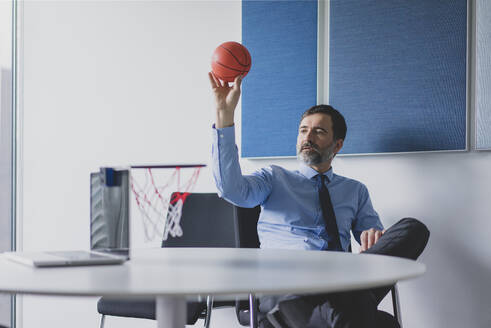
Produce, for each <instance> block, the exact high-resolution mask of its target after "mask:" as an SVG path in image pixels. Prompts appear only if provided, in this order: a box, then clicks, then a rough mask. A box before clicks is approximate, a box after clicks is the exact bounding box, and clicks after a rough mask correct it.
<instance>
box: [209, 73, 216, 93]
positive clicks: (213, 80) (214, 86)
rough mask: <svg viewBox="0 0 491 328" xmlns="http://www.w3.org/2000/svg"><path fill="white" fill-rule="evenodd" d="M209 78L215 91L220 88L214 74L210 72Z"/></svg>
mask: <svg viewBox="0 0 491 328" xmlns="http://www.w3.org/2000/svg"><path fill="white" fill-rule="evenodd" d="M208 77H209V78H210V84H211V87H212V88H213V89H215V88H218V85H217V81H216V79H215V75H213V73H212V72H208Z"/></svg>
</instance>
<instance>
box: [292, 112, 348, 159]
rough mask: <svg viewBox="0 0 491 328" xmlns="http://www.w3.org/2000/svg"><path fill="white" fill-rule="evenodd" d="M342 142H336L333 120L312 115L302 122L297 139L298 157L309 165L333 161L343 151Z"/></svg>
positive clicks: (324, 116)
mask: <svg viewBox="0 0 491 328" xmlns="http://www.w3.org/2000/svg"><path fill="white" fill-rule="evenodd" d="M341 147H342V140H341V139H339V140H338V141H336V142H335V141H334V131H333V129H332V120H331V117H330V116H329V115H326V114H321V113H317V114H312V115H309V116H306V117H304V119H303V120H302V121H301V122H300V127H299V128H298V137H297V157H298V159H300V160H301V161H303V162H304V163H305V164H307V165H318V164H320V163H324V162H328V161H330V160H332V158H333V157H334V155H335V154H336V153H337V152H338V151H339V150H340V149H341Z"/></svg>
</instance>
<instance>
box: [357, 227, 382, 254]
mask: <svg viewBox="0 0 491 328" xmlns="http://www.w3.org/2000/svg"><path fill="white" fill-rule="evenodd" d="M384 232H385V229H384V230H382V231H380V230H375V229H374V228H371V229H369V230H365V231H363V232H362V233H361V236H360V241H361V248H360V252H364V251H366V250H367V249H369V248H370V247H372V246H373V245H374V244H375V243H376V242H377V241H378V240H379V238H380V237H381V236H382V235H383V234H384Z"/></svg>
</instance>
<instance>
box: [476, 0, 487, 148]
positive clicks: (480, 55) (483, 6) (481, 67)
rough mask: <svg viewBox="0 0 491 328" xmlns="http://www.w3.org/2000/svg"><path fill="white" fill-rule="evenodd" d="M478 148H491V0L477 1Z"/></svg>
mask: <svg viewBox="0 0 491 328" xmlns="http://www.w3.org/2000/svg"><path fill="white" fill-rule="evenodd" d="M476 34H477V36H476V148H477V149H480V150H483V149H491V1H489V0H478V1H477V2H476Z"/></svg>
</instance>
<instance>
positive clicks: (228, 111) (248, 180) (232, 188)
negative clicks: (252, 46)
mask: <svg viewBox="0 0 491 328" xmlns="http://www.w3.org/2000/svg"><path fill="white" fill-rule="evenodd" d="M208 77H209V78H210V84H211V88H212V90H213V94H214V96H215V105H216V121H215V129H214V131H213V132H214V140H213V150H212V153H213V154H212V155H213V156H212V158H213V177H214V178H215V184H216V186H217V190H218V194H219V195H220V197H223V198H224V199H226V200H228V201H229V202H231V203H233V204H235V205H238V206H242V207H254V206H256V205H259V204H262V202H263V201H264V200H265V199H266V198H267V197H268V195H269V194H270V193H271V185H272V184H271V171H270V170H268V169H263V170H261V171H258V172H255V173H254V174H252V175H248V176H243V175H242V171H241V169H240V164H239V155H238V151H237V146H236V145H235V129H234V113H235V108H236V107H237V104H238V102H239V98H240V85H241V82H242V78H241V77H240V76H238V77H236V78H235V81H234V84H233V85H232V86H230V85H229V84H228V82H223V81H221V80H219V79H218V78H217V77H216V76H215V75H214V74H213V73H211V72H210V73H208Z"/></svg>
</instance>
